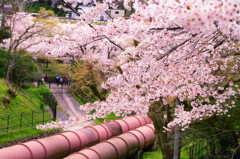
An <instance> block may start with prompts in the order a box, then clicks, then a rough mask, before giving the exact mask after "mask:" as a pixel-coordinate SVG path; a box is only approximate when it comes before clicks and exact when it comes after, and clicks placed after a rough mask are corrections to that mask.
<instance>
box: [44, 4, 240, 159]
mask: <svg viewBox="0 0 240 159" xmlns="http://www.w3.org/2000/svg"><path fill="white" fill-rule="evenodd" d="M66 2H71V3H73V2H77V1H73V0H71V1H66ZM108 2H109V3H111V2H112V1H108ZM124 4H125V8H127V9H131V7H134V9H135V13H134V14H133V15H132V16H131V17H130V18H129V19H123V18H119V19H114V20H110V21H109V22H108V23H107V24H106V25H101V26H98V25H92V24H91V25H89V22H90V20H88V19H87V18H90V17H89V16H85V18H86V20H85V21H84V22H80V23H76V24H61V25H60V27H62V32H61V33H62V34H61V35H57V36H55V37H54V38H53V39H52V40H53V41H52V44H53V45H56V44H57V46H59V45H61V47H60V48H55V49H52V50H50V52H49V53H50V54H54V53H55V55H61V54H66V53H68V54H71V55H77V54H79V57H81V58H82V59H84V60H90V59H91V58H95V59H96V60H98V61H99V63H101V65H104V66H106V65H109V66H110V67H111V69H109V67H107V69H106V71H105V72H108V71H109V70H115V71H113V72H114V73H112V74H110V75H109V78H108V80H107V81H106V82H104V83H103V84H102V86H103V88H107V89H110V90H111V93H110V95H109V96H108V98H107V99H106V100H105V101H101V102H100V101H97V102H95V103H89V104H86V105H85V106H84V109H85V111H87V112H90V111H92V110H93V109H94V110H96V113H95V114H93V115H88V116H86V119H89V120H90V119H93V118H102V117H104V116H105V115H107V114H109V113H111V112H114V113H116V115H119V116H123V115H126V114H130V113H131V112H132V111H134V112H136V113H137V114H142V115H144V114H145V115H148V116H149V117H150V118H151V119H152V120H153V123H154V126H155V129H156V135H157V139H158V141H159V142H160V147H161V150H162V152H163V156H164V159H171V158H172V157H173V147H172V145H171V140H172V130H173V128H174V127H175V126H179V127H180V128H181V129H182V130H184V129H186V128H187V127H188V126H189V125H190V124H191V123H194V122H196V121H198V120H203V119H204V118H205V117H209V116H212V115H214V114H217V115H221V114H226V113H227V112H228V109H230V108H232V107H235V106H236V105H235V101H236V99H237V98H238V96H239V91H240V90H239V89H238V82H239V78H230V77H231V75H233V74H234V75H238V74H239V69H238V67H239V55H240V52H239V38H240V37H239V35H240V21H239V20H240V14H239V12H240V10H239V9H240V3H239V2H238V1H236V0H222V1H213V0H209V1H206V0H185V1H183V0H159V1H156V0H150V1H134V2H133V1H128V0H126V1H124ZM102 9H103V7H99V8H97V9H96V12H94V13H97V12H99V11H100V10H102ZM92 16H93V14H92ZM92 16H91V18H92ZM80 26H81V27H80ZM52 44H51V45H52ZM109 50H111V51H110V53H109V52H108V51H109ZM109 54H110V55H111V56H110V55H109ZM105 55H109V56H105ZM233 64H234V65H233Z"/></svg>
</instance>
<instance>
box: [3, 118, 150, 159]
mask: <svg viewBox="0 0 240 159" xmlns="http://www.w3.org/2000/svg"><path fill="white" fill-rule="evenodd" d="M150 122H151V120H149V118H148V117H140V116H131V117H128V118H125V119H121V120H117V121H111V122H107V123H104V124H101V125H94V126H87V127H85V128H83V129H80V130H76V131H66V132H64V133H60V134H56V135H53V136H49V137H46V138H43V139H38V140H31V141H29V142H26V143H22V144H17V145H14V146H10V147H7V148H3V149H0V159H55V158H56V159H57V158H63V157H65V156H67V155H68V154H70V153H73V152H76V151H79V150H80V149H82V148H84V147H87V146H91V145H93V144H96V143H98V142H100V141H103V140H107V139H109V138H111V137H113V136H117V135H119V134H122V133H123V132H127V131H129V130H133V129H135V128H137V127H140V126H143V125H146V124H147V123H150ZM12 152H14V153H12Z"/></svg>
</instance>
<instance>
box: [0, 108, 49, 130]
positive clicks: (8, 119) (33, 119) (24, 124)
mask: <svg viewBox="0 0 240 159" xmlns="http://www.w3.org/2000/svg"><path fill="white" fill-rule="evenodd" d="M52 120H53V118H52V117H51V116H50V114H49V113H48V112H47V111H46V110H45V109H44V110H42V111H31V112H22V113H20V114H8V115H6V116H0V134H3V133H7V132H9V131H17V130H21V129H24V128H29V127H31V128H33V127H35V126H36V125H38V124H44V123H46V122H49V121H52Z"/></svg>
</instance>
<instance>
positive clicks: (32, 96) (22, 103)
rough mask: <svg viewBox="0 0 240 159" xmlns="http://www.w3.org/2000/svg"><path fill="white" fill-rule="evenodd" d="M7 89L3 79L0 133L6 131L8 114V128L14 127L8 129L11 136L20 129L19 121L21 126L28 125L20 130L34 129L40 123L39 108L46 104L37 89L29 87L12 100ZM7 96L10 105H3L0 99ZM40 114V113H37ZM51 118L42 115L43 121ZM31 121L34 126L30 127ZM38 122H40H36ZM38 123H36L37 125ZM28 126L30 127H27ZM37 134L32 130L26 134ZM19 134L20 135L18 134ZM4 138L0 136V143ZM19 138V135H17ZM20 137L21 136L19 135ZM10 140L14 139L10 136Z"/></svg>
mask: <svg viewBox="0 0 240 159" xmlns="http://www.w3.org/2000/svg"><path fill="white" fill-rule="evenodd" d="M7 90H8V87H7V86H6V84H5V82H4V80H3V79H0V133H3V132H5V131H6V129H4V128H6V126H7V116H8V115H9V114H10V118H9V119H10V120H9V126H10V127H11V126H16V127H15V128H13V129H14V130H13V129H9V131H10V132H12V131H16V132H12V134H18V132H17V131H19V129H20V127H19V126H18V125H20V120H22V124H28V125H24V126H22V129H26V128H31V127H33V128H34V127H35V125H37V124H39V123H42V117H43V113H42V109H41V106H42V107H44V106H46V104H45V103H44V102H43V97H42V96H41V95H40V94H39V88H38V87H31V88H29V89H26V90H24V91H25V92H26V93H20V94H19V95H18V96H17V97H15V98H13V97H10V95H9V94H8V92H7ZM4 96H9V97H10V98H11V102H10V104H5V105H4V104H3V102H2V97H4ZM32 111H34V115H33V117H34V118H32ZM22 112H23V116H22V119H20V116H19V115H20V114H21V113H22ZM37 112H40V113H37ZM50 119H51V116H50V114H49V113H48V112H45V113H44V120H48V121H49V120H50ZM32 120H33V122H34V124H33V125H32V124H31V123H32ZM38 121H40V122H38ZM37 122H38V123H37ZM29 124H30V125H29ZM35 133H39V132H38V131H36V130H34V129H32V130H31V132H29V133H28V134H32V135H33V134H35ZM20 134H21V133H20ZM26 135H27V133H24V134H22V136H24V137H25V136H26ZM4 136H5V137H6V136H7V135H0V143H1V142H2V141H4V140H5V139H4ZM18 136H19V134H18ZM20 136H21V135H20ZM11 138H14V137H13V135H11Z"/></svg>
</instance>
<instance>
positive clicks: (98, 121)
mask: <svg viewBox="0 0 240 159" xmlns="http://www.w3.org/2000/svg"><path fill="white" fill-rule="evenodd" d="M95 112H96V111H95V110H93V111H91V112H90V114H94V113H95ZM121 118H123V117H121V116H116V114H114V113H113V112H112V113H110V114H108V115H107V116H105V117H104V118H97V119H95V120H93V121H94V123H95V124H102V123H103V122H104V121H105V122H108V121H111V120H116V119H121Z"/></svg>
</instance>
